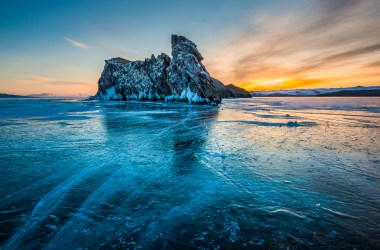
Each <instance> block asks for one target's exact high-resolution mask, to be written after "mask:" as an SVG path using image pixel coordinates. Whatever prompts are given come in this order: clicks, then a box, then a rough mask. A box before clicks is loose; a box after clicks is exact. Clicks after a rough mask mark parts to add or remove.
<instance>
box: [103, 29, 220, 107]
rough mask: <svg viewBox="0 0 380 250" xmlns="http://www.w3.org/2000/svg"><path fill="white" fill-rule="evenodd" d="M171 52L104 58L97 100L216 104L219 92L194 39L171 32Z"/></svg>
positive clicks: (218, 99) (218, 100)
mask: <svg viewBox="0 0 380 250" xmlns="http://www.w3.org/2000/svg"><path fill="white" fill-rule="evenodd" d="M171 40H172V55H173V58H172V59H171V58H170V57H169V56H168V55H166V54H164V53H161V54H160V55H158V56H157V57H155V56H154V55H152V56H151V57H150V58H147V59H145V60H144V61H132V62H131V61H129V60H126V59H123V58H120V57H117V58H112V59H110V60H106V64H105V66H104V70H103V72H102V74H101V77H100V79H99V82H98V92H97V94H96V98H97V99H100V100H163V101H186V102H188V103H209V104H218V103H220V101H221V98H222V95H221V93H220V92H219V91H218V90H217V89H216V87H215V86H214V83H213V81H212V79H211V77H210V74H209V73H208V72H207V70H206V68H205V66H204V65H203V64H202V63H201V60H203V57H202V56H201V54H200V53H199V51H198V49H197V46H196V45H195V43H193V42H192V41H190V40H189V39H187V38H185V37H183V36H178V35H172V38H171Z"/></svg>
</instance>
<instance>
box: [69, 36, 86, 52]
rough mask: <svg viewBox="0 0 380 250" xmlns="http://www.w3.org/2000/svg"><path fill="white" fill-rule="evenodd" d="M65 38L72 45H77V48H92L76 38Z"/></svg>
mask: <svg viewBox="0 0 380 250" xmlns="http://www.w3.org/2000/svg"><path fill="white" fill-rule="evenodd" d="M65 40H66V41H67V42H69V43H70V44H71V45H73V46H74V47H77V48H81V49H89V48H90V46H89V45H87V44H84V43H81V42H78V41H75V40H73V39H70V38H68V37H65Z"/></svg>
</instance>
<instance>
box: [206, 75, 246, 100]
mask: <svg viewBox="0 0 380 250" xmlns="http://www.w3.org/2000/svg"><path fill="white" fill-rule="evenodd" d="M212 80H213V82H214V86H215V87H216V89H217V91H218V92H219V94H220V95H221V96H222V98H251V97H252V96H251V94H250V93H249V92H248V91H246V90H245V89H243V88H239V87H237V86H235V85H233V84H228V85H224V84H223V83H222V82H221V81H219V80H218V79H215V78H212Z"/></svg>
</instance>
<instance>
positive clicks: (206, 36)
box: [0, 0, 380, 96]
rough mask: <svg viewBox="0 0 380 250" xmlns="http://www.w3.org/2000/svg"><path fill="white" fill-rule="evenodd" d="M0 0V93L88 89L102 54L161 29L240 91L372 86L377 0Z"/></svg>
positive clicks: (149, 46) (141, 46)
mask: <svg viewBox="0 0 380 250" xmlns="http://www.w3.org/2000/svg"><path fill="white" fill-rule="evenodd" d="M0 1H1V8H0V93H8V94H21V95H26V94H40V93H48V94H52V95H57V96H84V95H94V94H95V93H96V91H97V81H98V79H99V77H100V74H101V71H102V70H103V67H104V60H106V59H109V58H112V57H123V58H126V59H129V60H143V59H144V58H146V57H150V55H151V54H155V55H157V54H160V53H161V52H165V53H167V54H168V55H171V47H170V35H171V34H178V35H183V36H186V37H187V38H189V39H190V40H192V41H193V42H195V43H196V44H197V45H198V49H199V51H200V52H201V54H202V55H203V57H204V58H205V59H204V61H203V62H202V63H203V64H204V65H205V66H206V68H207V70H208V71H209V73H210V74H211V75H212V76H213V77H215V78H217V79H219V80H221V81H222V82H224V83H225V84H229V83H233V84H236V85H238V86H240V87H243V88H245V89H247V90H249V91H262V90H277V89H295V88H304V89H308V88H331V87H334V88H335V87H353V86H380V32H379V31H380V15H379V14H378V13H379V12H380V1H379V0H292V1H283V0H234V1H230V0H193V1H179V0H161V1H158V0H157V1H154V0H146V1H141V0H124V1H122V0H120V1H119V0H110V1H97V0H93V1H90V0H88V1H87V0H72V1H71V0H61V1H39V0H34V1H29V0H12V1H5V0H0Z"/></svg>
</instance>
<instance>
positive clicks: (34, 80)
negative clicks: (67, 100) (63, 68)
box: [23, 76, 93, 86]
mask: <svg viewBox="0 0 380 250" xmlns="http://www.w3.org/2000/svg"><path fill="white" fill-rule="evenodd" d="M23 82H24V83H28V84H48V85H64V86H67V85H85V86H90V85H93V83H87V82H77V81H68V80H63V79H55V78H48V77H41V76H33V77H28V78H26V79H24V81H23Z"/></svg>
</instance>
